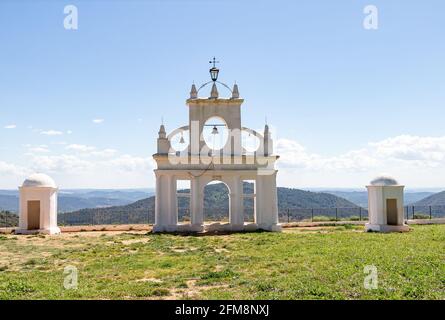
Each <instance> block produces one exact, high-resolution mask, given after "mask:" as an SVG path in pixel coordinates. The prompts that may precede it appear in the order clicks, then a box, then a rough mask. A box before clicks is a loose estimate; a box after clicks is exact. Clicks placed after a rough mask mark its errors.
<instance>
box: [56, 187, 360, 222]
mask: <svg viewBox="0 0 445 320" xmlns="http://www.w3.org/2000/svg"><path fill="white" fill-rule="evenodd" d="M187 192H189V190H188V189H185V190H179V191H178V193H187ZM244 193H246V194H249V193H253V184H251V183H245V184H244ZM277 193H278V207H279V211H285V210H287V209H296V208H355V207H357V205H356V204H354V203H352V202H350V201H348V200H346V199H343V198H341V197H338V196H335V195H332V194H328V193H322V192H311V191H303V190H299V189H289V188H278V190H277ZM228 199H229V197H228V190H227V187H225V185H224V184H222V183H216V184H210V185H208V186H206V187H205V189H204V215H205V218H206V219H215V220H221V219H225V218H226V219H227V218H228V204H229V201H228ZM189 201H190V200H189V199H188V198H186V197H178V211H179V219H180V220H182V219H183V218H184V217H187V216H189V214H190V213H189V212H188V211H187V210H186V209H187V208H189ZM154 207H155V197H154V196H151V197H149V198H146V199H142V200H139V201H136V202H134V203H131V204H128V205H124V206H113V207H107V208H93V209H82V210H78V211H75V212H71V213H68V214H66V215H61V216H60V221H62V222H63V221H64V220H63V219H67V220H66V221H70V222H71V223H72V222H78V223H80V222H82V221H84V220H87V221H88V219H91V221H95V222H96V223H97V221H98V220H100V221H106V222H107V223H117V222H119V221H123V220H124V221H125V222H126V223H140V222H144V221H145V222H146V221H147V219H150V221H151V222H153V221H154ZM244 209H245V211H244V214H245V216H246V217H250V218H253V200H252V199H245V200H244ZM148 216H150V218H148ZM122 219H123V220H122Z"/></svg>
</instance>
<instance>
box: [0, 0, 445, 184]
mask: <svg viewBox="0 0 445 320" xmlns="http://www.w3.org/2000/svg"><path fill="white" fill-rule="evenodd" d="M69 4H73V5H75V6H76V7H77V8H78V13H79V28H78V30H66V29H64V27H63V20H64V18H65V15H64V13H63V9H64V6H65V5H69ZM369 4H372V5H375V6H376V7H377V8H378V10H379V27H378V30H366V29H364V28H363V19H364V18H365V16H366V15H365V14H364V13H363V8H364V7H365V6H366V5H369ZM443 12H445V3H444V2H443V1H439V0H437V1H432V0H431V1H417V0H416V1H414V0H413V1H396V0H393V1H357V0H355V1H352V0H351V1H346V0H345V1H321V0H318V1H233V0H227V1H222V0H219V1H168V0H167V1H148V0H147V1H117V0H116V1H99V0H97V1H94V0H93V1H24V0H23V1H2V2H0V41H1V42H0V43H1V50H0V70H1V71H0V178H1V179H0V188H15V187H16V186H17V185H18V184H20V182H21V180H23V178H24V177H25V176H26V175H27V174H29V173H30V172H32V171H44V172H47V173H49V174H50V175H52V176H54V178H55V179H56V180H57V182H58V183H59V185H61V186H62V187H65V188H73V187H76V188H80V187H101V188H104V187H109V188H112V187H122V188H124V187H126V188H132V187H152V186H153V185H154V180H153V174H152V169H153V163H152V162H151V160H150V158H151V155H152V154H153V153H154V152H155V147H156V140H155V139H156V135H157V131H158V129H159V124H160V121H161V117H163V118H164V122H165V124H166V126H167V130H168V131H170V130H173V129H174V128H176V127H179V126H181V125H184V124H186V123H187V116H188V112H187V111H188V110H187V107H186V106H185V103H184V102H185V99H186V98H187V96H188V92H189V90H190V85H191V83H192V81H195V83H197V84H200V83H203V82H206V81H208V68H209V64H208V60H209V59H210V58H211V57H213V56H214V55H215V56H216V57H217V58H218V60H220V61H221V63H220V65H219V67H220V68H221V73H220V79H221V80H222V81H224V82H227V83H228V84H230V85H232V84H233V82H234V81H236V82H237V83H238V84H239V87H240V93H241V96H242V97H243V98H244V99H245V103H244V105H243V111H242V112H243V113H242V116H243V124H244V125H245V126H248V127H252V128H261V127H262V126H263V125H264V119H265V117H266V116H267V119H268V122H269V123H270V124H271V126H272V127H273V128H274V134H275V139H276V145H277V150H276V151H277V153H280V154H281V155H282V161H281V163H280V170H281V171H282V173H283V174H281V175H280V174H279V176H278V183H279V185H283V186H292V187H302V188H303V187H361V186H363V185H364V184H366V183H367V182H368V181H369V180H370V179H371V178H372V177H373V176H374V175H376V174H380V173H389V174H392V175H394V176H396V177H397V178H399V179H400V180H401V182H403V183H405V184H407V185H409V186H411V187H445V134H444V124H443V123H444V118H445V117H444V116H445V108H444V104H445V103H444V102H445V80H444V74H445V62H444V58H443V57H444V56H445V41H444V40H443V39H444V36H445V20H444V19H443ZM93 120H97V121H96V122H94V121H93ZM113 173H114V174H113Z"/></svg>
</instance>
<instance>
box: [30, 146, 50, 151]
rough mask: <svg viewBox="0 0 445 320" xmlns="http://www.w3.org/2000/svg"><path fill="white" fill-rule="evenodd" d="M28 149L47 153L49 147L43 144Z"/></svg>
mask: <svg viewBox="0 0 445 320" xmlns="http://www.w3.org/2000/svg"><path fill="white" fill-rule="evenodd" d="M29 151H30V152H35V153H47V152H49V149H48V148H46V147H44V146H40V147H32V148H29Z"/></svg>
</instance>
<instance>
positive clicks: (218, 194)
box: [204, 180, 230, 223]
mask: <svg viewBox="0 0 445 320" xmlns="http://www.w3.org/2000/svg"><path fill="white" fill-rule="evenodd" d="M229 194H230V189H229V187H228V186H227V185H226V184H225V183H224V182H222V181H220V180H213V181H211V182H209V183H208V184H207V185H206V186H205V187H204V222H207V223H209V222H224V223H225V222H229V217H230V197H229Z"/></svg>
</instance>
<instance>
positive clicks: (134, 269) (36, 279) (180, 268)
mask: <svg viewBox="0 0 445 320" xmlns="http://www.w3.org/2000/svg"><path fill="white" fill-rule="evenodd" d="M413 229H414V230H413V231H412V232H409V233H392V234H379V233H364V232H362V227H361V226H352V225H345V226H335V227H322V228H295V229H288V230H286V231H285V232H283V233H266V232H258V233H239V234H232V235H219V236H218V235H217V236H202V237H197V236H179V235H167V234H144V233H141V232H127V233H110V232H108V233H103V232H86V233H81V234H62V235H60V236H52V237H50V236H46V237H43V238H42V237H38V236H31V237H26V236H11V235H8V236H2V237H1V238H0V299H175V298H178V299H179V298H185V299H442V300H443V299H445V266H444V259H445V247H444V243H445V225H428V226H413ZM367 265H374V266H376V267H377V270H378V289H374V290H367V289H365V288H364V286H363V281H364V277H365V276H366V274H365V273H364V267H365V266H367ZM66 266H75V267H76V268H77V269H78V271H79V275H78V288H77V290H66V289H64V287H63V282H64V278H65V277H66V274H64V268H65V267H66Z"/></svg>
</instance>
